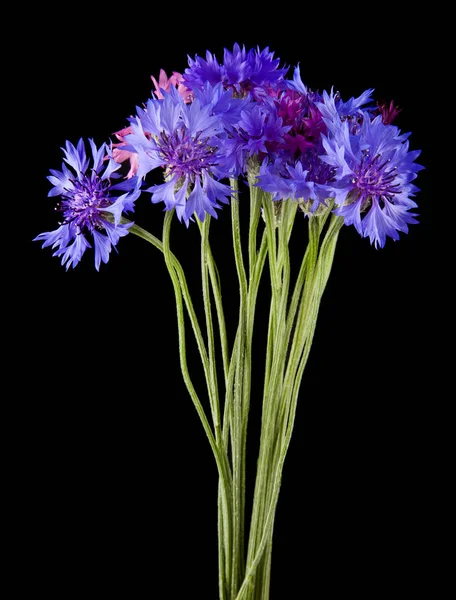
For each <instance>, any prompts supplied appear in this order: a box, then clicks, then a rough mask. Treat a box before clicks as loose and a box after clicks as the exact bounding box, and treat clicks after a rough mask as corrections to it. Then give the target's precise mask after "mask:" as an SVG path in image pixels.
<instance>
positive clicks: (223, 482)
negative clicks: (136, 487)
mask: <svg viewBox="0 0 456 600" xmlns="http://www.w3.org/2000/svg"><path fill="white" fill-rule="evenodd" d="M173 213H174V211H168V212H167V213H166V215H165V219H164V224H163V253H164V256H165V262H166V266H167V268H168V271H169V274H170V276H171V280H172V283H173V288H174V294H175V300H176V308H177V322H178V333H179V357H180V365H181V370H182V375H183V377H184V381H185V384H186V386H187V390H188V392H189V394H190V397H191V399H192V400H193V404H194V406H195V408H196V410H197V413H198V415H199V417H200V420H201V422H202V424H203V428H204V430H205V432H206V435H207V437H208V440H209V443H210V446H211V449H212V452H213V454H214V457H215V460H216V464H217V469H218V473H219V482H220V488H219V489H220V491H221V505H222V508H221V514H222V524H221V528H223V531H224V534H225V535H224V552H227V554H228V556H229V555H230V554H231V533H230V532H231V529H230V523H231V518H232V505H231V502H232V500H231V496H232V481H231V474H230V471H229V464H228V459H227V456H226V454H225V453H224V452H223V449H222V448H221V447H220V445H218V444H217V442H216V440H215V439H214V435H213V433H212V430H211V427H210V425H209V422H208V420H207V417H206V414H205V412H204V409H203V407H202V405H201V402H200V400H199V398H198V396H197V393H196V391H195V388H194V386H193V383H192V381H191V378H190V374H189V372H188V366H187V357H186V344H185V318H184V311H183V304H182V291H181V281H180V278H179V276H178V274H177V271H176V268H175V262H176V261H175V260H173V258H172V254H171V251H170V247H169V234H170V228H171V222H172V216H173ZM222 556H223V555H222ZM227 577H228V580H227ZM229 583H230V582H229V573H228V574H227V573H226V572H225V570H224V569H223V570H219V589H220V594H221V598H222V600H223V599H224V598H226V595H225V590H226V589H227V587H228V586H229Z"/></svg>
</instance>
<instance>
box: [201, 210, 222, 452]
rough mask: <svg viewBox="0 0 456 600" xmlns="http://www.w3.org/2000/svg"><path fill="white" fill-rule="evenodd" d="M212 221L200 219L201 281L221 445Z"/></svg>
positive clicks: (212, 401)
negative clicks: (210, 257)
mask: <svg viewBox="0 0 456 600" xmlns="http://www.w3.org/2000/svg"><path fill="white" fill-rule="evenodd" d="M210 223H211V217H210V215H206V217H205V219H204V222H203V223H201V222H200V221H199V220H198V224H199V227H200V231H201V281H202V288H203V305H204V314H205V317H206V331H207V348H208V358H209V390H210V394H209V402H210V405H211V411H212V419H213V422H214V429H215V439H216V442H217V444H218V445H219V446H221V433H222V430H221V425H220V401H219V392H218V382H217V360H216V355H215V341H214V326H213V323H212V309H211V296H210V289H209V266H208V249H209V228H210Z"/></svg>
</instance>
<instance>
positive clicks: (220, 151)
mask: <svg viewBox="0 0 456 600" xmlns="http://www.w3.org/2000/svg"><path fill="white" fill-rule="evenodd" d="M204 102H206V103H204ZM234 110H237V109H234ZM229 122H230V105H229V103H228V102H227V98H226V97H225V95H224V94H223V90H222V88H221V84H219V86H216V87H215V88H213V94H212V98H211V97H210V94H209V92H208V90H207V89H206V90H205V92H201V94H196V95H195V98H194V100H193V102H192V103H191V104H186V103H185V102H184V101H183V100H182V98H180V96H179V95H178V94H177V92H176V91H175V90H174V89H173V88H171V90H170V92H166V91H164V90H163V99H155V98H151V99H149V100H148V102H147V104H146V107H145V108H144V109H138V116H137V117H136V119H133V120H132V121H131V127H132V131H133V133H132V134H130V135H127V136H125V140H126V142H127V144H128V145H127V146H126V148H127V149H129V150H132V151H134V152H136V153H137V154H138V171H137V175H138V177H139V178H140V179H142V178H144V177H145V176H146V175H147V173H149V172H150V171H152V170H154V169H156V168H157V167H160V168H163V169H164V174H165V183H162V184H158V185H153V186H151V187H149V188H147V189H146V190H145V191H146V192H149V193H151V194H152V198H151V199H152V202H154V203H155V202H164V204H165V209H166V210H171V209H173V208H175V209H176V214H177V216H178V218H179V220H183V221H184V222H185V223H186V225H188V224H189V221H190V220H192V215H193V213H196V215H197V216H198V218H199V219H200V221H204V218H205V214H206V213H209V214H210V215H212V216H213V217H217V213H216V211H215V209H216V208H220V205H219V204H218V202H222V203H225V204H226V203H229V199H230V197H231V194H232V190H231V188H230V187H229V186H228V185H226V184H223V183H221V182H220V181H219V179H223V178H224V177H228V176H229V175H230V162H229V160H227V150H226V149H225V148H224V139H225V125H224V124H225V123H226V124H229Z"/></svg>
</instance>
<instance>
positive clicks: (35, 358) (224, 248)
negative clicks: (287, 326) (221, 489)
mask: <svg viewBox="0 0 456 600" xmlns="http://www.w3.org/2000/svg"><path fill="white" fill-rule="evenodd" d="M216 10H220V12H216ZM46 11H48V12H46ZM32 17H33V15H32ZM36 17H37V18H39V19H40V22H41V23H42V25H40V27H37V28H36V31H35V33H34V34H33V35H32V37H27V42H24V43H26V44H27V46H26V48H27V52H26V54H25V60H24V64H23V66H22V72H21V84H22V85H23V84H24V81H25V87H24V89H23V90H21V94H22V95H21V97H22V105H21V109H20V112H19V114H18V115H16V118H17V119H20V121H21V123H22V125H23V126H24V129H25V130H26V131H25V132H24V135H25V139H26V140H27V143H26V145H25V149H24V147H23V146H22V152H23V153H25V154H26V155H27V157H28V158H29V159H30V161H29V168H28V170H27V172H25V173H22V174H21V175H20V178H21V179H22V178H23V181H22V184H23V194H22V197H21V198H20V200H19V202H20V205H21V207H22V208H21V225H20V228H19V232H18V233H19V238H20V239H19V241H17V240H18V238H17V232H16V233H15V239H16V249H17V250H20V252H19V254H20V271H16V275H15V279H14V284H13V285H12V286H11V290H12V292H13V294H12V297H13V298H15V299H16V300H15V306H14V307H13V309H15V310H13V312H12V313H11V314H12V315H13V316H12V325H13V328H14V330H15V335H14V342H12V346H11V349H12V351H11V352H10V353H9V359H10V361H11V364H12V368H13V372H14V375H15V377H14V384H15V385H14V388H13V389H14V392H13V396H14V398H15V402H14V405H15V419H14V421H13V426H12V428H11V431H12V432H13V438H14V446H13V448H14V455H15V457H16V459H18V465H19V466H18V467H16V468H15V469H14V477H15V485H13V486H12V487H13V490H15V492H14V494H13V495H15V497H16V498H17V502H15V504H16V508H17V509H18V510H17V512H16V513H15V516H14V517H13V523H14V527H15V528H17V534H16V536H15V540H16V545H15V548H14V551H13V555H14V556H17V558H18V560H19V562H20V563H21V564H23V565H24V568H23V569H22V576H21V578H20V579H19V583H18V585H19V586H22V585H25V584H32V585H33V587H34V588H35V589H36V590H40V591H43V592H46V595H47V597H49V598H66V597H69V596H70V595H72V594H75V595H76V596H78V597H82V596H83V595H85V594H86V593H88V592H89V591H90V593H92V594H100V595H104V596H108V595H109V596H113V595H115V594H116V595H119V596H121V597H124V598H143V597H144V598H146V597H152V598H155V597H157V598H159V597H160V598H161V597H167V598H187V597H188V598H190V597H198V598H203V599H205V598H208V599H211V600H212V599H215V598H216V597H217V543H216V539H217V538H216V535H217V531H216V499H217V473H216V468H215V464H214V461H213V458H212V454H211V451H210V448H209V445H208V444H207V441H206V439H205V436H204V432H203V430H202V428H201V426H200V424H199V421H198V418H197V415H196V412H195V410H194V408H193V406H192V403H191V401H190V398H189V397H188V395H187V392H186V389H185V386H184V384H183V381H182V376H181V373H180V367H179V359H178V347H177V326H176V317H175V308H174V297H173V292H172V286H171V282H170V280H169V278H168V275H167V271H166V268H165V265H164V261H163V257H162V256H161V254H160V253H159V252H158V251H157V250H155V249H154V248H153V247H152V246H150V245H148V244H146V243H145V242H143V241H141V240H139V239H138V238H136V237H135V236H132V235H130V236H127V237H126V238H124V239H122V240H121V241H120V244H119V246H118V251H119V252H118V254H116V253H112V255H111V259H110V261H109V263H108V264H107V265H102V267H101V269H100V272H99V273H97V272H96V271H95V269H94V267H93V262H92V258H91V256H90V255H87V256H85V257H84V260H83V261H82V263H81V264H80V265H78V267H77V268H76V269H75V270H70V271H68V272H66V271H65V269H64V268H63V267H61V266H60V262H59V260H58V259H57V258H53V257H52V256H51V252H50V250H49V249H44V250H42V249H41V246H40V244H38V243H37V242H32V238H33V237H35V236H36V235H38V234H39V233H41V232H43V231H50V230H53V229H55V228H56V226H57V216H56V214H55V212H54V201H53V199H52V198H47V193H48V191H49V187H50V184H49V183H48V181H47V180H46V176H47V175H48V172H49V169H50V168H57V169H59V168H60V165H61V161H62V152H61V150H60V147H61V146H63V145H64V143H65V140H67V139H68V140H71V141H72V142H73V143H76V142H77V140H78V139H79V138H80V137H85V138H87V137H93V139H94V140H95V142H96V143H97V144H101V143H102V142H103V141H107V140H108V139H109V136H110V134H111V133H112V132H114V131H116V130H118V129H120V128H122V127H124V126H125V125H126V119H127V117H128V116H129V115H131V114H133V113H134V112H135V107H136V106H137V105H141V104H142V103H143V102H145V101H146V100H147V98H148V96H149V95H150V93H151V90H152V84H151V80H150V76H151V75H155V76H156V77H158V73H159V70H160V68H164V69H165V70H166V71H167V72H168V74H170V73H171V72H172V71H173V70H176V71H180V72H183V70H184V69H185V67H186V66H187V55H190V56H191V57H194V56H195V54H199V55H200V56H204V54H205V51H206V49H209V50H210V51H212V52H213V53H214V54H216V55H217V57H218V58H219V60H220V61H221V60H222V50H223V48H224V47H227V48H228V49H232V46H233V44H234V42H238V43H240V44H245V45H246V47H247V48H250V47H256V46H259V47H260V48H261V49H262V48H264V47H265V46H269V48H270V50H273V51H274V52H275V54H276V56H278V57H280V58H281V59H282V64H287V65H290V67H291V68H293V67H294V65H296V64H297V63H300V66H301V76H302V79H303V81H304V82H305V83H306V84H307V85H308V86H309V87H311V88H312V89H320V90H322V89H327V90H329V89H330V88H331V86H334V88H335V89H337V90H339V91H340V92H341V95H342V97H343V98H344V99H346V100H347V99H348V98H350V97H351V96H357V95H359V94H360V93H362V92H363V91H364V90H365V89H367V88H370V87H372V88H375V92H374V95H375V98H376V99H378V100H380V99H384V100H387V101H389V100H391V99H394V100H395V101H396V103H397V104H398V105H399V106H400V107H402V108H403V112H402V113H401V114H400V115H399V117H398V119H397V121H396V124H397V125H398V126H399V127H400V128H401V129H402V131H411V132H412V135H411V138H410V141H411V148H412V149H421V150H422V155H421V157H420V159H419V160H418V162H420V163H421V164H423V165H425V167H426V170H425V171H422V172H421V173H420V174H419V176H418V179H417V182H416V183H417V185H418V187H419V188H420V190H421V191H420V192H419V194H418V195H417V198H416V200H417V202H418V205H419V208H418V212H419V215H420V217H419V221H420V224H418V225H412V226H411V227H410V232H409V234H408V235H401V240H400V241H398V242H393V241H392V240H390V239H388V241H387V244H386V247H385V248H384V249H381V250H375V249H374V248H373V247H372V246H371V245H370V244H369V241H368V240H366V239H361V238H360V237H359V235H358V234H357V233H356V231H355V230H354V228H352V227H351V228H349V227H347V228H344V229H343V230H342V232H341V236H340V240H339V243H338V248H337V252H336V258H335V262H334V267H333V271H332V273H331V277H330V280H329V283H328V287H327V290H326V292H325V296H324V299H323V302H322V307H321V312H320V316H319V321H318V325H317V330H316V336H315V341H314V344H313V347H312V352H311V356H310V359H309V362H308V366H307V369H306V372H305V375H304V379H303V384H302V391H301V395H300V403H299V408H298V414H297V421H296V426H295V431H294V434H293V439H292V443H291V446H290V450H289V454H288V457H287V461H286V464H285V470H284V476H283V483H282V490H281V495H280V500H279V505H278V511H277V517H276V525H275V537H274V544H273V571H272V587H271V598H272V600H275V599H278V600H281V599H283V598H301V597H309V598H320V597H326V596H327V595H332V594H334V593H335V592H340V591H345V592H350V594H352V595H359V596H360V597H363V598H364V597H370V596H371V595H373V593H374V592H379V593H383V594H386V593H387V590H390V589H391V586H392V585H393V584H394V586H395V590H396V591H397V592H398V593H399V594H401V593H405V592H406V590H410V585H412V584H413V585H414V586H421V585H422V583H423V577H424V575H425V569H424V570H423V569H422V562H421V561H422V556H423V553H424V551H425V539H426V536H427V534H428V529H429V527H430V525H429V522H428V521H427V520H426V519H423V515H424V516H425V515H426V511H427V506H428V505H427V490H428V488H429V485H430V480H431V479H432V476H431V464H430V451H431V440H432V439H433V436H434V431H433V428H434V422H433V419H432V418H431V416H430V408H429V406H430V403H431V401H432V393H433V392H432V388H431V389H430V391H427V392H425V393H423V390H426V389H427V388H426V386H427V385H429V384H432V382H433V376H432V373H433V371H432V369H433V367H432V352H431V350H430V348H431V347H432V343H433V341H432V340H433V338H431V326H430V317H429V315H430V313H432V312H433V310H432V302H431V300H432V297H433V294H432V293H431V291H430V290H431V287H430V285H429V277H430V269H431V263H432V261H433V260H434V258H433V254H432V251H431V248H433V244H432V241H431V235H432V234H431V221H432V218H431V212H432V206H433V204H434V198H433V193H432V185H433V184H432V177H433V175H432V173H433V160H434V158H433V140H432V137H431V135H430V132H429V121H428V114H427V115H425V114H424V110H423V106H424V105H425V102H426V89H429V86H431V85H432V77H431V73H430V70H428V67H427V66H426V64H427V63H426V56H427V52H428V49H427V48H426V43H425V37H424V31H425V27H424V22H425V16H424V15H421V14H419V13H418V12H416V11H415V12H414V14H413V18H411V16H410V15H407V16H405V17H403V18H400V17H399V16H398V15H397V14H394V15H391V14H388V12H387V11H385V10H384V8H382V7H378V9H376V10H372V11H370V12H366V11H364V10H362V9H361V8H360V9H356V10H355V9H351V10H349V11H345V10H344V9H339V10H338V13H337V14H334V13H333V12H332V10H331V9H330V8H329V7H326V8H325V7H323V6H321V7H317V8H313V9H311V8H309V7H307V6H303V7H302V9H301V8H296V7H295V8H293V9H291V8H290V7H289V6H287V5H283V6H280V7H274V9H268V10H267V11H266V9H264V10H262V9H260V8H259V7H258V9H257V12H255V11H253V10H251V11H250V12H249V13H246V12H245V9H243V7H236V9H234V8H233V7H232V6H220V7H219V8H217V9H215V8H214V7H213V6H212V7H207V8H206V7H204V6H202V5H199V8H198V10H196V9H195V10H191V11H190V7H188V9H187V12H186V13H185V15H183V14H182V12H181V9H179V8H178V7H176V6H172V5H171V4H170V5H169V7H166V9H165V8H164V7H163V5H161V7H159V8H155V7H152V6H151V7H147V8H145V7H139V6H136V7H135V6H133V5H132V6H131V7H126V6H123V7H122V10H118V11H116V12H115V13H114V12H113V10H112V8H109V7H108V6H106V7H104V9H103V10H102V11H101V12H100V14H99V16H98V14H97V13H96V11H95V14H94V11H93V10H91V9H90V8H89V7H87V8H85V9H84V10H82V9H81V7H76V6H75V7H74V10H73V11H72V12H71V13H70V12H68V13H67V14H65V15H64V14H61V15H60V14H56V13H55V12H54V11H51V9H45V8H40V9H39V13H37V15H36ZM427 26H429V23H427ZM291 73H292V70H290V75H291ZM137 204H138V209H137V213H136V222H137V223H138V224H140V225H142V226H144V227H145V228H146V229H148V230H149V231H151V232H152V233H154V234H155V235H157V236H160V233H161V227H162V222H163V212H162V207H161V206H157V205H152V204H151V203H150V202H149V200H148V197H142V198H141V200H140V201H139V202H138V203H137ZM229 226H230V216H229V211H228V210H227V209H225V210H222V211H220V212H219V219H218V221H217V222H215V221H214V222H213V224H212V237H211V240H212V242H213V248H214V254H215V255H216V258H217V259H218V261H219V263H220V265H221V268H222V273H223V276H224V280H223V281H222V286H223V288H222V291H223V293H224V298H226V300H227V306H228V308H227V311H228V310H229V311H231V312H229V314H230V315H231V317H230V316H229V317H228V322H229V324H230V323H231V325H232V327H234V324H235V317H236V313H235V311H236V302H237V287H236V286H237V283H236V280H235V277H234V271H233V270H232V269H233V266H232V259H231V255H232V243H231V239H230V229H229ZM299 227H300V229H299ZM299 227H297V228H296V233H294V234H293V241H292V244H293V247H294V248H295V249H296V252H299V250H300V248H301V246H302V244H303V243H305V228H304V224H301V225H300V226H299ZM301 235H302V236H303V241H302V242H301V239H300V236H301ZM172 247H173V249H174V251H175V253H176V254H177V255H178V257H179V258H180V259H181V260H182V262H183V264H184V266H186V268H187V272H188V277H189V282H190V285H191V286H192V289H193V290H195V291H194V297H195V302H196V301H197V300H196V299H198V298H199V292H198V281H199V280H198V277H199V250H198V231H197V228H196V226H191V227H190V228H189V229H188V230H187V229H186V228H185V226H184V225H180V224H179V223H178V222H177V221H176V222H175V224H174V225H173V231H172ZM17 255H18V253H17V252H16V253H15V256H17ZM18 268H19V267H18ZM18 272H19V273H20V275H18V274H17V273H18ZM263 292H264V294H265V295H267V289H266V288H264V290H263ZM265 302H266V300H265ZM262 306H263V309H261V307H262ZM264 306H265V305H264V304H260V307H259V324H258V329H257V332H256V340H257V352H259V353H260V355H261V351H262V347H263V346H262V342H263V341H264V338H262V336H264V317H265V308H264ZM189 339H190V340H191V337H190V336H189ZM191 343H193V342H191ZM195 352H196V348H195V347H190V342H189V355H190V357H189V360H190V365H191V367H192V366H193V369H194V370H193V372H194V373H195V381H196V385H197V386H199V388H198V389H199V390H202V389H203V388H202V387H201V384H202V379H201V374H200V373H199V371H198V369H199V367H198V362H197V359H196V357H195ZM18 365H20V367H18ZM255 365H256V366H255V370H254V382H255V386H256V387H255V388H254V390H253V396H252V413H251V429H250V432H251V437H250V447H249V471H248V476H249V478H250V479H249V481H252V478H253V476H254V466H255V451H256V444H257V434H258V424H259V418H260V413H259V407H258V404H259V402H260V398H261V366H262V362H261V359H260V358H259V359H257V362H256V363H255ZM202 395H203V392H202ZM16 491H17V493H16ZM250 491H251V490H250ZM24 573H26V576H24ZM165 589H166V590H167V591H166V592H164V590H165Z"/></svg>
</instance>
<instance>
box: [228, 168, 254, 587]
mask: <svg viewBox="0 0 456 600" xmlns="http://www.w3.org/2000/svg"><path fill="white" fill-rule="evenodd" d="M230 183H231V187H232V189H233V190H234V197H233V198H232V200H231V218H232V229H233V247H234V256H235V262H236V270H237V275H238V280H239V296H240V302H239V335H238V336H237V343H236V348H235V356H234V360H235V362H236V370H235V377H234V394H233V418H232V423H231V448H232V469H233V557H232V570H231V573H232V576H231V577H232V578H231V593H232V597H233V598H234V597H235V595H236V593H237V590H238V588H239V585H240V581H242V578H243V576H244V573H243V568H244V510H245V468H244V462H245V460H244V456H243V441H242V436H243V427H242V426H243V410H244V407H243V400H244V389H243V386H244V376H246V377H247V378H248V377H249V375H250V374H249V373H248V372H246V373H244V371H245V368H246V363H245V342H246V308H247V277H246V273H245V268H244V260H243V257H242V244H241V228H240V220H239V198H238V184H237V180H235V179H231V181H230Z"/></svg>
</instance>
